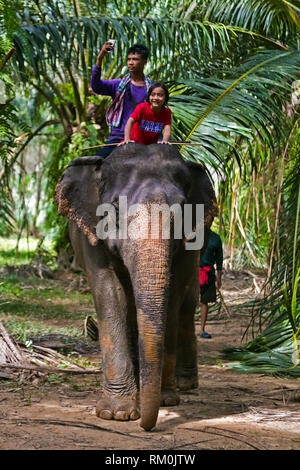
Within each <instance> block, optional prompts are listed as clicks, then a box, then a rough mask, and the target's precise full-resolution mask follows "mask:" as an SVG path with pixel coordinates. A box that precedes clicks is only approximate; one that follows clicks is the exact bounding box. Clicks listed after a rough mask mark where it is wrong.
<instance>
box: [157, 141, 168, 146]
mask: <svg viewBox="0 0 300 470" xmlns="http://www.w3.org/2000/svg"><path fill="white" fill-rule="evenodd" d="M157 143H158V144H168V145H171V144H170V142H169V141H168V140H160V141H159V142H157Z"/></svg>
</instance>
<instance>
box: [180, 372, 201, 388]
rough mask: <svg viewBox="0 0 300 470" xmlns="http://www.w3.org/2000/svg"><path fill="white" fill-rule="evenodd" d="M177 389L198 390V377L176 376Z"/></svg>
mask: <svg viewBox="0 0 300 470" xmlns="http://www.w3.org/2000/svg"><path fill="white" fill-rule="evenodd" d="M177 387H178V388H179V390H192V389H194V388H198V377H197V376H191V377H185V376H184V375H178V376H177Z"/></svg>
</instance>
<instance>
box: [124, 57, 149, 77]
mask: <svg viewBox="0 0 300 470" xmlns="http://www.w3.org/2000/svg"><path fill="white" fill-rule="evenodd" d="M146 63H147V60H145V59H143V58H142V56H141V54H136V53H134V54H128V59H127V67H128V70H129V72H130V73H132V72H143V70H144V67H145V65H146Z"/></svg>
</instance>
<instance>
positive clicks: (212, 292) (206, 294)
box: [200, 273, 217, 304]
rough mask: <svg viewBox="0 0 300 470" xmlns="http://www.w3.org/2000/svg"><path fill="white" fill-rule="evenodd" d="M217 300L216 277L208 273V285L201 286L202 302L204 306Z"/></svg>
mask: <svg viewBox="0 0 300 470" xmlns="http://www.w3.org/2000/svg"><path fill="white" fill-rule="evenodd" d="M216 300H217V289H216V275H215V273H212V274H211V273H208V284H204V285H203V286H200V302H201V303H202V304H208V303H213V302H215V301H216Z"/></svg>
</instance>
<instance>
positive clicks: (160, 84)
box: [147, 82, 169, 105]
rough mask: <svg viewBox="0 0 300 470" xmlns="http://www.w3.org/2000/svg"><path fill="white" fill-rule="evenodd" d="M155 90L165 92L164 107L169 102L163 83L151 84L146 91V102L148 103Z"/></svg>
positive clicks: (166, 89)
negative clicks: (160, 89) (159, 89)
mask: <svg viewBox="0 0 300 470" xmlns="http://www.w3.org/2000/svg"><path fill="white" fill-rule="evenodd" d="M155 88H162V89H163V90H164V92H165V102H164V105H166V104H167V103H168V100H169V90H168V88H167V87H166V85H165V84H164V83H163V82H155V83H152V85H151V87H150V88H149V90H148V95H147V101H148V103H150V95H151V93H152V91H153V90H154V89H155Z"/></svg>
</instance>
